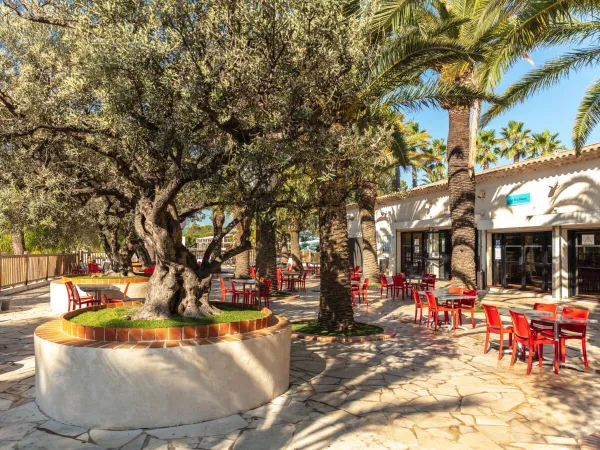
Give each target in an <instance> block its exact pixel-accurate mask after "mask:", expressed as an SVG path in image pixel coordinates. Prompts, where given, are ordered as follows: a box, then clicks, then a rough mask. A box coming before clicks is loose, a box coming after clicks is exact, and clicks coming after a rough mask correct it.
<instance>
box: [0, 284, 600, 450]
mask: <svg viewBox="0 0 600 450" xmlns="http://www.w3.org/2000/svg"><path fill="white" fill-rule="evenodd" d="M307 284H308V286H307V291H308V292H306V293H302V294H301V295H300V297H299V298H297V299H293V300H281V299H280V300H273V301H272V305H271V307H272V309H273V310H274V312H275V313H277V314H282V315H285V316H287V317H289V318H291V319H298V318H312V317H314V315H315V313H316V310H317V306H318V284H317V282H316V281H315V280H312V281H310V282H309V283H307ZM18 298H19V299H20V301H19V302H13V305H12V306H11V308H12V309H11V311H9V312H7V313H1V314H0V450H4V449H98V448H120V449H123V450H140V449H184V448H200V449H234V450H238V449H261V450H262V449H280V448H281V449H282V448H288V449H320V448H330V449H363V448H367V449H405V448H430V449H442V448H443V449H445V450H450V449H480V448H484V449H486V450H494V449H502V448H503V449H558V448H565V449H575V448H579V446H580V445H581V441H582V439H583V438H585V437H586V436H588V435H590V434H592V433H594V432H595V431H597V430H600V395H599V394H600V385H599V383H598V381H599V372H598V369H600V364H599V363H598V362H599V361H600V345H599V343H598V338H599V336H600V333H598V329H599V326H598V325H594V327H593V328H592V329H590V330H589V331H588V333H589V335H590V343H589V345H588V353H589V359H590V364H591V367H590V370H589V371H588V372H585V373H584V372H577V371H574V370H570V369H563V370H561V372H560V374H559V375H558V376H557V375H554V374H553V372H552V370H551V368H550V367H543V368H542V369H538V367H537V366H534V369H533V372H532V374H531V375H529V376H526V375H525V364H524V363H523V362H517V363H516V364H515V366H514V367H513V368H511V367H510V366H509V362H510V355H505V356H504V358H503V359H502V361H500V362H498V360H497V347H496V346H493V347H492V350H491V351H490V352H489V353H488V354H485V355H484V354H483V339H484V336H485V331H484V330H485V327H484V320H483V314H481V313H478V314H477V315H476V318H477V327H476V328H475V329H471V328H470V327H469V328H468V331H457V332H456V333H451V332H448V331H438V332H434V331H432V330H429V329H426V328H425V327H424V326H421V327H419V326H417V325H414V324H413V323H412V315H413V311H414V309H413V305H412V302H409V301H405V302H400V301H397V300H396V301H392V300H390V299H388V300H385V299H383V300H380V299H379V293H378V292H377V294H375V291H373V295H371V302H372V304H371V306H370V307H369V308H368V309H367V308H365V307H364V306H360V307H358V308H357V316H358V319H359V320H360V321H363V322H370V323H377V324H381V325H383V326H384V327H385V328H386V329H389V330H392V331H396V332H397V333H398V334H397V336H396V337H395V338H393V339H391V340H388V341H377V342H370V343H355V344H342V343H320V342H313V341H301V340H294V341H293V342H292V354H291V358H292V370H291V386H290V389H289V391H287V392H286V393H285V394H284V395H282V396H280V397H278V398H276V399H275V400H273V401H272V402H270V403H268V404H266V405H263V406H261V407H259V408H256V409H254V410H252V411H247V412H245V413H242V414H236V415H233V416H229V417H225V418H222V419H218V420H214V421H209V422H203V423H198V424H193V425H185V426H180V427H172V428H162V429H144V430H142V429H139V430H115V429H110V430H109V429H92V430H87V429H83V428H79V427H74V426H71V425H65V424H61V423H57V422H55V421H53V420H51V419H49V418H47V417H46V416H44V415H43V414H42V413H41V412H40V411H39V410H38V408H37V407H36V404H35V402H34V401H33V399H34V397H35V386H34V384H35V383H34V373H35V372H34V371H35V362H34V353H33V331H34V329H35V328H36V327H37V326H38V325H40V324H41V323H43V322H45V321H46V320H48V319H50V318H52V317H54V316H53V314H52V312H51V311H50V305H49V290H48V288H47V287H45V288H39V289H36V290H32V291H29V292H26V293H22V294H20V295H18ZM486 301H491V302H499V303H504V304H507V303H508V304H512V305H530V304H532V303H533V302H534V301H535V299H531V298H525V299H524V298H522V297H520V296H519V295H512V296H511V295H508V296H506V295H504V296H502V295H494V294H488V296H487V297H486ZM583 306H584V307H587V308H588V309H591V310H593V317H595V318H597V316H598V314H597V313H596V311H595V309H596V304H595V303H586V304H583ZM495 342H497V341H494V340H493V343H495ZM573 345H575V344H573ZM549 353H550V352H549ZM568 359H569V360H570V361H575V362H577V361H578V352H577V350H576V348H575V347H574V348H570V349H569V354H568Z"/></svg>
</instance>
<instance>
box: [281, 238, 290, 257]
mask: <svg viewBox="0 0 600 450" xmlns="http://www.w3.org/2000/svg"><path fill="white" fill-rule="evenodd" d="M281 239H282V242H281V264H287V261H288V259H289V257H290V254H289V250H288V249H289V245H288V239H287V234H286V233H285V232H284V233H281Z"/></svg>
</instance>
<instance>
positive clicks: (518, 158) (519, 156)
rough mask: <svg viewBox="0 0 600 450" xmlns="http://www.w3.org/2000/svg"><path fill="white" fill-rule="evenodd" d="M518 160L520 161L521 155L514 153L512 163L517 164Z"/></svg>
mask: <svg viewBox="0 0 600 450" xmlns="http://www.w3.org/2000/svg"><path fill="white" fill-rule="evenodd" d="M520 159H521V155H519V154H518V153H515V157H514V158H513V162H514V163H518V162H519V160H520Z"/></svg>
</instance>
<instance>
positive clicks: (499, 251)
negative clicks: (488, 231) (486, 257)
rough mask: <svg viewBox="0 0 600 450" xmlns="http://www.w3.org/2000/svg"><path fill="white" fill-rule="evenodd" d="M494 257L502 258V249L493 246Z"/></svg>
mask: <svg viewBox="0 0 600 450" xmlns="http://www.w3.org/2000/svg"><path fill="white" fill-rule="evenodd" d="M494 259H502V249H501V248H500V247H496V248H494Z"/></svg>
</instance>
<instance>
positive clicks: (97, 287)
mask: <svg viewBox="0 0 600 450" xmlns="http://www.w3.org/2000/svg"><path fill="white" fill-rule="evenodd" d="M75 286H76V287H77V288H79V289H81V290H82V291H83V292H85V293H86V294H87V293H88V292H93V293H94V299H95V300H98V301H101V297H100V295H101V293H102V292H106V291H118V290H119V288H118V287H116V286H113V285H112V284H76V285H75Z"/></svg>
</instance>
